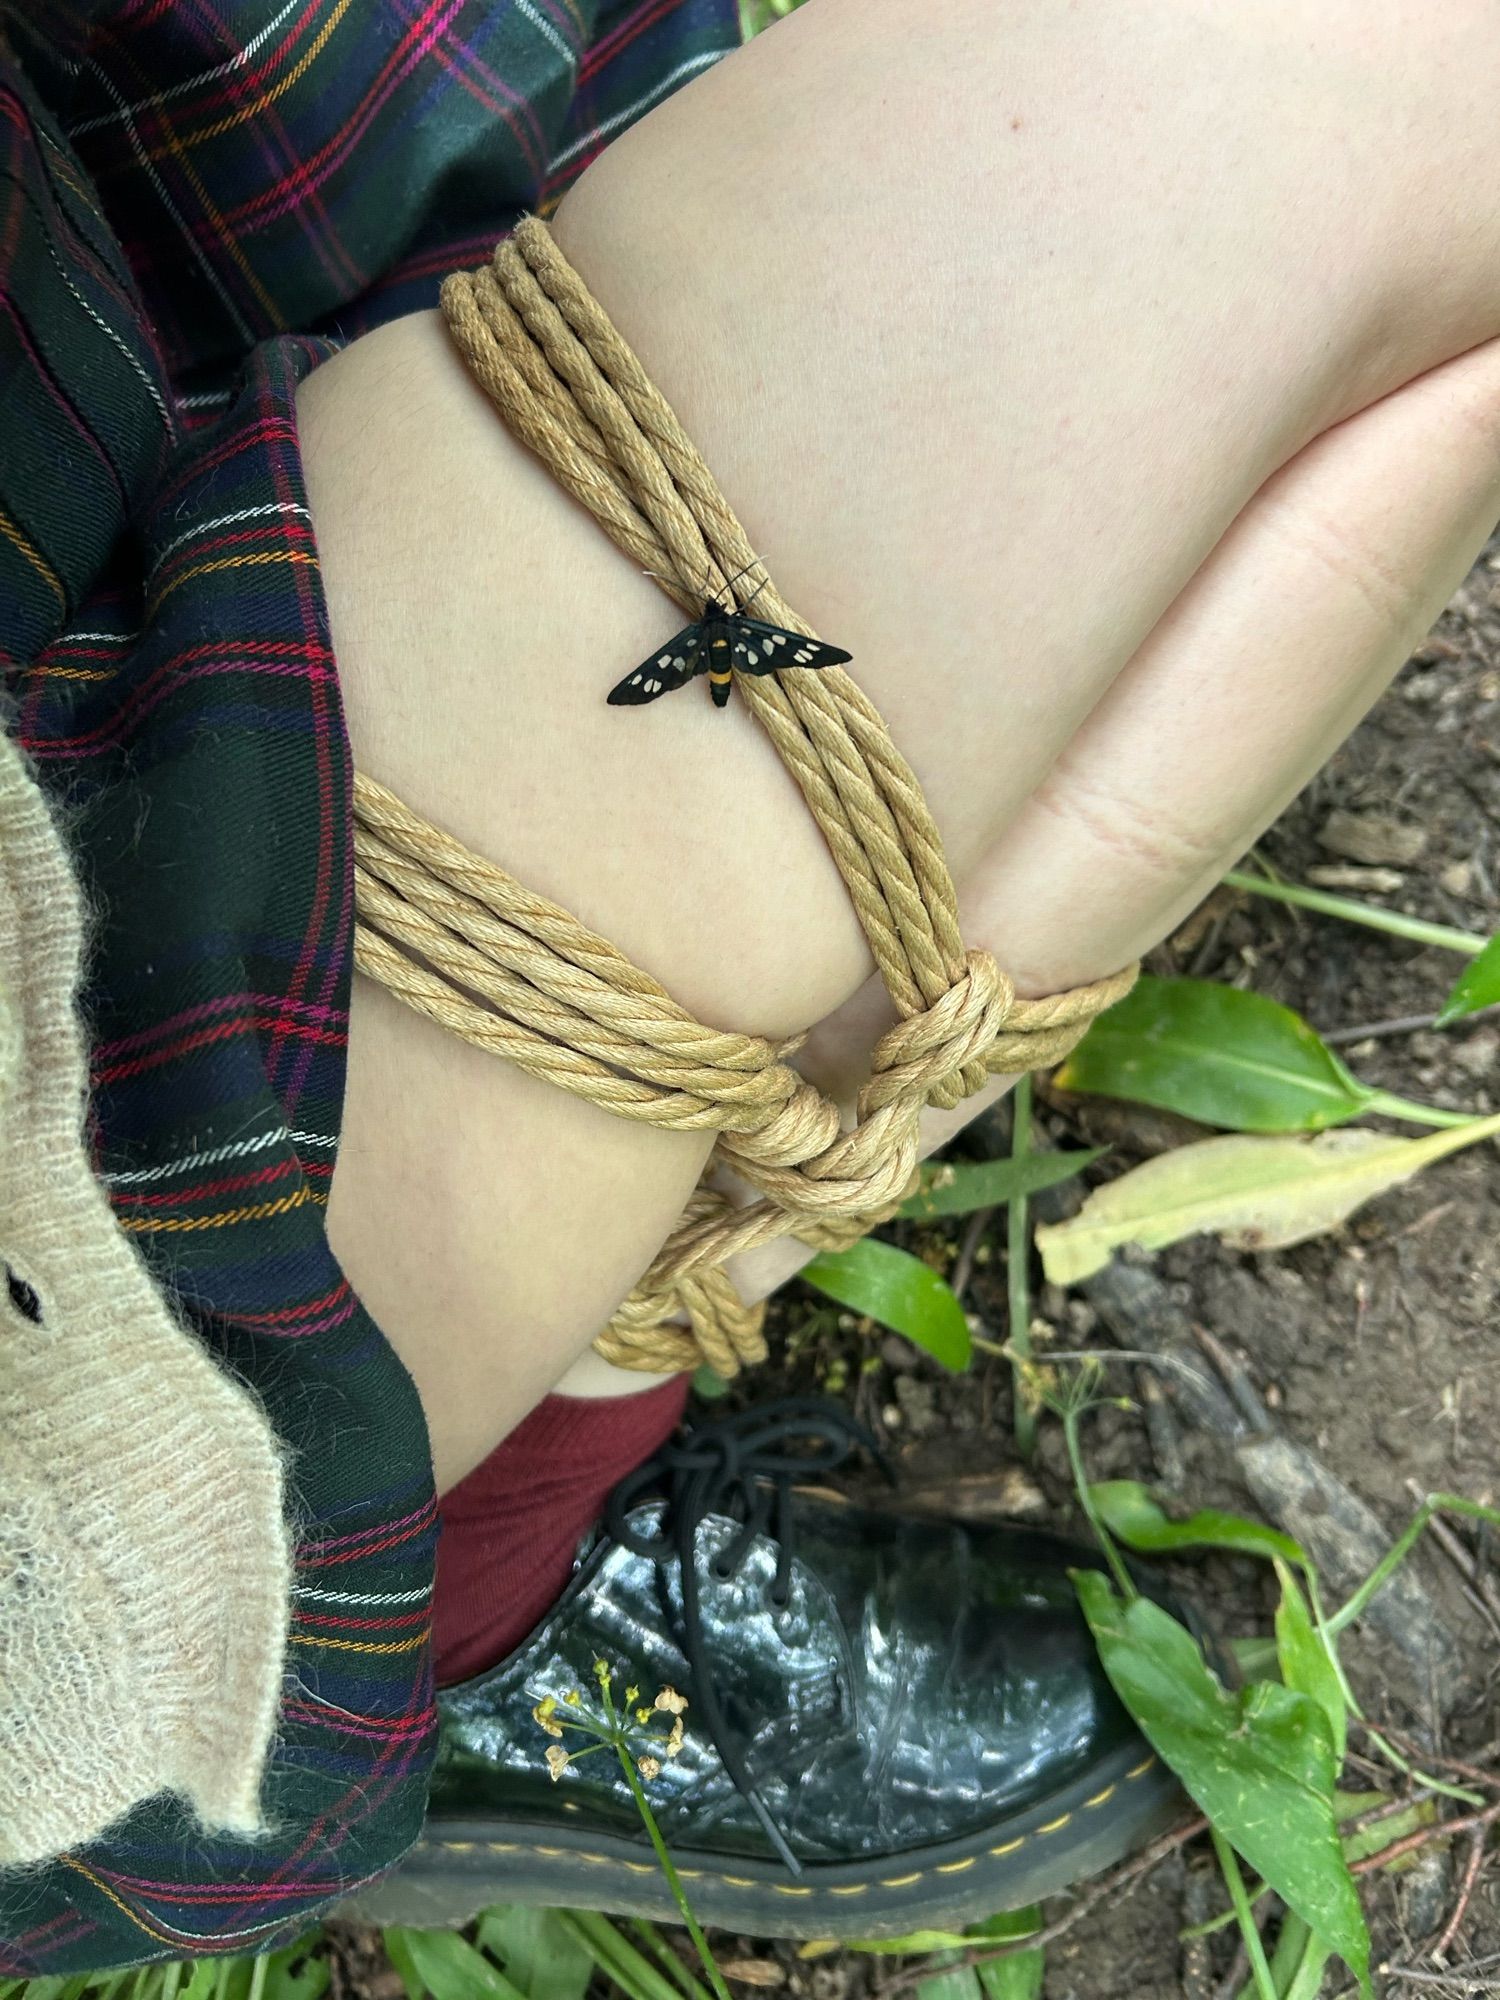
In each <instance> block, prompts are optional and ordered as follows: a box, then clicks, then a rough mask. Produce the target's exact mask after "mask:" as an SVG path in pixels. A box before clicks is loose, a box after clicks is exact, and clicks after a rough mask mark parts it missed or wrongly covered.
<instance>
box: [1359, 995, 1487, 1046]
mask: <svg viewBox="0 0 1500 2000" xmlns="http://www.w3.org/2000/svg"><path fill="white" fill-rule="evenodd" d="M1497 1014H1500V1000H1497V1001H1496V1002H1495V1003H1494V1005H1493V1006H1490V1007H1476V1008H1475V1009H1474V1011H1473V1013H1472V1014H1465V1015H1463V1016H1462V1025H1463V1026H1464V1027H1466V1028H1467V1027H1468V1026H1470V1024H1471V1023H1473V1022H1475V1021H1490V1020H1493V1019H1494V1018H1495V1016H1496V1015H1497ZM1432 1018H1433V1017H1432V1015H1431V1013H1426V1014H1397V1015H1395V1016H1394V1017H1393V1018H1392V1019H1391V1020H1388V1021H1362V1022H1361V1023H1360V1024H1359V1025H1358V1026H1357V1027H1353V1028H1327V1029H1320V1030H1319V1033H1320V1034H1321V1035H1322V1038H1323V1040H1324V1041H1325V1042H1326V1043H1327V1044H1328V1046H1329V1047H1330V1048H1335V1049H1338V1048H1345V1047H1347V1045H1348V1044H1349V1043H1350V1042H1374V1041H1379V1040H1380V1039H1381V1038H1382V1037H1383V1036H1386V1035H1414V1034H1416V1033H1417V1031H1418V1030H1419V1029H1421V1028H1430V1027H1431V1026H1432ZM1459 1025H1460V1023H1459V1022H1458V1021H1455V1022H1454V1023H1453V1028H1457V1027H1458V1026H1459ZM1453 1028H1449V1029H1448V1030H1446V1032H1447V1033H1449V1034H1451V1033H1452V1032H1453Z"/></svg>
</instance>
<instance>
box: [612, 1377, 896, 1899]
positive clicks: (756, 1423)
mask: <svg viewBox="0 0 1500 2000" xmlns="http://www.w3.org/2000/svg"><path fill="white" fill-rule="evenodd" d="M797 1445H811V1446H812V1447H813V1448H812V1449H811V1450H810V1451H798V1450H795V1449H789V1447H794V1446H797ZM858 1446H863V1448H864V1449H865V1450H866V1451H868V1452H869V1453H870V1454H871V1456H872V1457H873V1458H874V1459H875V1461H876V1463H877V1464H878V1465H879V1466H880V1469H881V1470H882V1472H884V1473H885V1475H886V1477H887V1478H888V1479H892V1480H894V1477H895V1475H894V1473H893V1472H892V1470H891V1466H890V1461H889V1460H888V1459H887V1457H886V1455H885V1453H884V1452H883V1451H882V1450H881V1449H880V1446H879V1445H878V1444H877V1443H876V1441H875V1439H874V1438H873V1437H872V1436H871V1435H870V1433H869V1431H868V1430H866V1429H865V1427H864V1425H863V1424H861V1423H858V1422H856V1420H855V1419H854V1418H853V1417H852V1416H851V1415H850V1414H849V1413H848V1412H847V1411H846V1410H844V1409H843V1408H842V1407H841V1406H840V1405H839V1404H838V1403H834V1402H830V1401H828V1400H826V1399H825V1398H823V1397H817V1396H789V1397H785V1398H783V1399H782V1400H781V1401H778V1402H774V1403H762V1404H760V1405H758V1406H757V1407H756V1408H754V1409H750V1410H742V1411H739V1412H737V1413H736V1414H735V1415H733V1416H728V1417H719V1418H715V1419H713V1420H711V1421H710V1422H708V1423H704V1424H700V1425H698V1426H697V1427H696V1428H695V1429H694V1430H692V1431H690V1432H689V1433H688V1434H687V1436H686V1437H685V1438H683V1439H682V1440H681V1441H680V1442H674V1443H670V1444H667V1445H665V1446H663V1448H662V1449H661V1450H660V1451H659V1452H657V1453H656V1455H655V1456H654V1457H653V1458H650V1459H648V1460H647V1461H646V1463H645V1464H644V1465H642V1466H640V1467H639V1468H638V1469H637V1470H636V1471H635V1472H633V1473H631V1474H630V1476H629V1477H628V1478H627V1479H625V1480H623V1481H622V1482H621V1483H620V1485H618V1486H617V1487H616V1488H615V1490H614V1492H613V1494H612V1495H611V1496H610V1502H609V1506H608V1509H607V1510H606V1516H605V1524H606V1527H607V1529H608V1532H609V1533H610V1534H611V1535H612V1536H613V1537H614V1539H615V1540H616V1541H617V1542H619V1543H621V1544H622V1545H623V1546H624V1547H625V1548H627V1549H631V1550H633V1551H634V1553H635V1554H636V1555H640V1556H644V1557H645V1558H646V1559H647V1560H648V1561H649V1562H653V1563H655V1564H656V1565H657V1566H658V1567H659V1568H665V1567H666V1566H667V1565H668V1564H669V1563H672V1562H674V1561H675V1562H676V1563H677V1565H678V1567H679V1570H680V1572H681V1576H682V1613H683V1634H682V1652H683V1657H684V1658H685V1659H686V1661H687V1663H688V1667H689V1670H690V1672H691V1674H692V1678H693V1689H694V1693H695V1694H696V1696H697V1699H698V1703H699V1708H700V1712H701V1713H702V1716H703V1720H704V1723H705V1725H706V1726H707V1729H708V1732H709V1735H710V1736H711V1737H712V1739H713V1743H714V1747H715V1749H716V1750H717V1751H718V1753H719V1755H720V1757H721V1758H722V1759H723V1761H724V1768H725V1770H726V1771H728V1773H729V1775H730V1777H731V1779H732V1780H733V1781H734V1784H735V1787H736V1788H737V1790H738V1791H739V1792H740V1793H741V1794H742V1795H743V1797H744V1798H745V1799H746V1800H747V1801H748V1803H749V1805H750V1807H751V1809H752V1810H753V1811H754V1813H755V1815H756V1818H757V1819H758V1820H759V1821H760V1823H761V1825H762V1826H763V1827H764V1828H765V1830H766V1834H767V1837H768V1838H769V1840H770V1841H771V1844H772V1846H773V1847H774V1848H775V1849H776V1852H777V1853H778V1854H779V1855H780V1857H781V1859H782V1860H783V1861H784V1862H785V1864H786V1866H787V1867H788V1868H789V1869H790V1871H791V1872H792V1874H794V1875H800V1874H801V1873H802V1864H801V1862H799V1861H798V1859H797V1857H796V1855H795V1854H793V1852H792V1850H791V1848H790V1846H789V1845H788V1844H787V1840H786V1836H785V1835H784V1834H783V1833H782V1831H781V1829H780V1827H779V1826H777V1824H776V1822H775V1820H774V1819H773V1818H772V1817H771V1814H770V1811H769V1810H768V1808H767V1806H766V1803H765V1801H764V1799H762V1797H761V1795H760V1793H759V1791H758V1790H757V1789H756V1786H755V1782H754V1780H753V1779H752V1778H751V1776H750V1773H749V1770H748V1768H747V1767H746V1763H745V1746H744V1745H743V1744H742V1743H740V1742H739V1741H738V1739H737V1738H736V1736H735V1734H734V1732H733V1731H732V1730H731V1729H730V1727H729V1723H728V1721H727V1719H726V1717H725V1715H724V1711H723V1709H722V1708H721V1707H720V1705H719V1698H718V1695H717V1693H716V1691H715V1680H716V1676H715V1675H714V1673H713V1672H712V1670H711V1665H710V1662H709V1659H708V1648H707V1634H706V1633H705V1631H704V1629H703V1611H702V1599H701V1594H700V1586H699V1577H698V1561H697V1534H698V1528H699V1526H700V1524H701V1523H702V1521H703V1520H704V1518H705V1517H706V1516H707V1515H709V1514H725V1515H728V1516H729V1518H730V1519H731V1520H735V1521H738V1522H739V1523H740V1529H739V1533H738V1534H737V1535H736V1536H735V1537H734V1539H733V1540H732V1541H731V1542H730V1543H729V1545H728V1547H727V1548H726V1549H725V1550H724V1551H723V1552H722V1553H721V1554H720V1555H719V1556H718V1557H716V1558H715V1559H714V1562H713V1565H712V1570H713V1574H714V1575H715V1576H717V1577H718V1578H719V1579H720V1580H722V1581H728V1580H729V1579H730V1578H732V1577H734V1576H735V1575H737V1574H738V1572H739V1569H740V1566H741V1564H742V1563H743V1562H744V1560H745V1557H746V1556H747V1555H748V1554H749V1552H750V1549H751V1547H752V1545H753V1543H754V1542H755V1540H756V1537H757V1536H760V1535H764V1536H765V1537H766V1538H767V1540H769V1541H772V1542H774V1543H775V1544H776V1550H777V1560H776V1576H775V1580H774V1582H773V1584H772V1586H771V1591H770V1596H771V1601H772V1602H773V1603H774V1604H775V1605H776V1607H777V1608H778V1609H782V1608H784V1606H785V1605H786V1603H787V1602H788V1596H789V1590H790V1584H791V1571H792V1563H793V1560H794V1558H795V1554H796V1548H795V1542H794V1524H793V1515H792V1487H793V1485H794V1484H795V1483H796V1482H797V1481H798V1480H801V1479H806V1478H807V1476H808V1475H809V1473H814V1472H829V1471H832V1470H833V1468H834V1467H835V1466H839V1465H842V1464H843V1463H844V1461H845V1459H847V1458H848V1457H849V1456H850V1454H851V1453H852V1452H853V1451H854V1450H855V1449H856V1447H858ZM658 1486H659V1487H660V1488H661V1489H662V1490H663V1494H664V1506H663V1510H662V1516H661V1523H660V1532H659V1533H658V1534H656V1535H654V1536H652V1535H643V1534H641V1533H639V1532H638V1531H637V1530H636V1529H634V1528H632V1527H631V1525H630V1523H629V1521H628V1519H627V1518H626V1517H627V1515H628V1514H629V1511H630V1509H631V1508H632V1507H633V1506H635V1505H636V1504H637V1503H638V1502H639V1500H640V1499H641V1498H642V1496H643V1495H644V1494H645V1493H646V1491H647V1489H648V1488H655V1487H658Z"/></svg>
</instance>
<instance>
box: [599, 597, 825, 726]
mask: <svg viewBox="0 0 1500 2000" xmlns="http://www.w3.org/2000/svg"><path fill="white" fill-rule="evenodd" d="M740 575H741V576H743V575H744V571H743V570H741V571H740ZM738 580H739V579H738V577H731V578H730V581H731V583H734V582H738ZM764 589H765V584H763V583H762V584H759V585H757V587H756V589H755V590H754V591H753V592H752V593H751V597H750V602H751V603H752V604H753V603H754V602H755V599H756V597H758V596H759V594H760V592H761V591H762V590H764ZM853 657H854V656H853V654H852V653H846V652H845V651H844V650H843V648H842V647H841V646H825V645H824V643H823V641H822V640H821V639H804V638H803V636H802V634H801V633H800V632H788V631H786V630H784V629H783V628H782V627H781V626H780V625H768V624H767V623H766V622H765V620H764V619H762V618H749V617H747V616H746V615H745V613H744V612H743V611H726V610H725V609H724V607H723V605H722V604H719V603H718V602H716V600H715V599H713V598H711V597H710V598H708V599H707V600H706V601H705V603H704V606H703V616H702V617H701V618H700V619H699V620H698V622H697V623H696V624H695V625H684V626H683V628H682V630H681V631H680V632H679V633H678V634H677V636H676V638H675V639H669V640H668V641H667V643H666V644H665V645H664V646H658V648H657V649H656V651H655V652H654V653H653V654H652V655H651V657H650V659H648V660H642V662H641V664H640V665H639V666H638V667H637V668H636V670H635V672H634V673H633V674H627V675H626V676H625V678H624V680H622V681H621V682H620V684H619V685H618V687H614V688H611V689H610V692H609V700H610V703H611V705H612V706H613V707H615V708H624V707H634V706H636V705H638V704H639V703H641V702H644V701H655V700H656V698H657V696H658V695H663V694H670V693H671V692H672V690H673V689H674V688H680V687H681V686H682V685H683V683H684V682H685V681H690V680H692V679H693V678H694V676H695V675H697V674H704V673H706V674H707V675H708V679H709V685H710V687H711V689H712V691H713V698H714V707H715V708H724V707H725V706H727V704H728V701H729V690H730V686H731V684H732V669H734V668H736V667H737V668H738V669H739V671H740V672H741V673H742V674H770V673H774V672H776V670H777V669H778V668H780V667H834V666H839V665H841V664H842V663H843V661H845V660H848V659H852V658H853Z"/></svg>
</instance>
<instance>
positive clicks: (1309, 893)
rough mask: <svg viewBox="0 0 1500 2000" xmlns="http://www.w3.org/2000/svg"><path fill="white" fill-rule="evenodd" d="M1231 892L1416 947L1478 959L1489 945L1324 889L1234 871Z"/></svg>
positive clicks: (1448, 928)
mask: <svg viewBox="0 0 1500 2000" xmlns="http://www.w3.org/2000/svg"><path fill="white" fill-rule="evenodd" d="M1224 880H1225V882H1227V883H1228V885H1229V887H1230V888H1231V889H1244V890H1246V891H1248V892H1249V894H1250V895H1252V896H1269V897H1270V899H1271V901H1272V902H1273V903H1295V904H1297V906H1298V907H1299V908H1300V909H1304V910H1317V911H1319V912H1320V913H1321V914H1322V915H1323V916H1325V917H1342V918H1343V919H1344V921H1345V923H1349V924H1364V925H1365V926H1366V927H1367V928H1368V929H1370V930H1372V931H1388V932H1389V933H1390V934H1391V936H1392V937H1403V938H1410V939H1411V941H1412V943H1413V944H1433V945H1436V946H1437V947H1438V949H1439V950H1440V951H1461V952H1463V953H1464V955H1465V956H1466V957H1468V958H1477V957H1478V956H1479V954H1480V952H1482V951H1483V950H1484V948H1485V946H1486V945H1487V944H1488V943H1489V939H1488V938H1483V937H1476V936H1475V934H1474V932H1473V931H1458V930H1454V929H1453V928H1452V927H1451V926H1450V925H1448V924H1429V923H1426V922H1424V921H1423V919H1422V918H1421V917H1408V916H1407V915H1405V913H1404V912H1403V911H1400V910H1381V909H1377V908H1376V907H1375V906H1374V904H1372V903H1357V902H1355V901H1354V900H1353V899H1352V898H1351V897H1348V896H1330V895H1327V894H1325V892H1324V891H1323V890H1321V889H1304V888H1303V887H1302V886H1301V885H1300V884H1299V883H1296V882H1270V881H1267V880H1265V878H1264V877H1262V876H1259V875H1245V874H1242V873H1241V871H1240V870H1239V869H1237V868H1232V869H1231V870H1230V871H1229V873H1228V874H1227V875H1226V876H1225V877H1224Z"/></svg>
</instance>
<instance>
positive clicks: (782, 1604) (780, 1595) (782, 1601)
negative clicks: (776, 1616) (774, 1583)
mask: <svg viewBox="0 0 1500 2000" xmlns="http://www.w3.org/2000/svg"><path fill="white" fill-rule="evenodd" d="M765 1596H766V1603H767V1604H768V1605H770V1607H771V1609H772V1611H775V1612H782V1611H786V1610H789V1609H790V1607H791V1602H792V1600H791V1595H790V1593H789V1592H784V1591H777V1590H768V1591H767V1592H766V1594H765Z"/></svg>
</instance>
